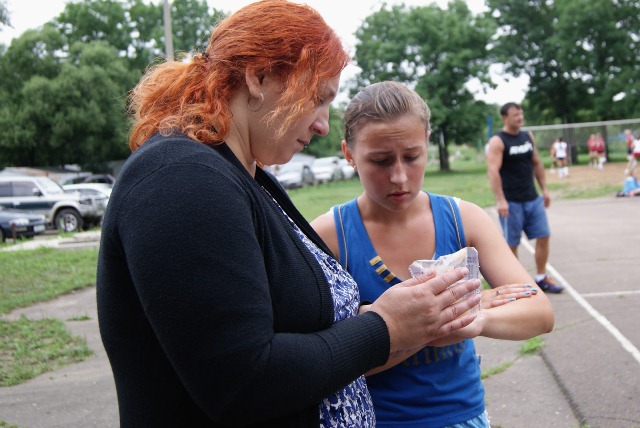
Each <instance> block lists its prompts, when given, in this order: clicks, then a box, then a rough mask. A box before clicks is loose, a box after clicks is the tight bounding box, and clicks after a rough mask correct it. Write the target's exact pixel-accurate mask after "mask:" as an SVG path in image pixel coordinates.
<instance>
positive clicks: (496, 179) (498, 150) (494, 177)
mask: <svg viewBox="0 0 640 428" xmlns="http://www.w3.org/2000/svg"><path fill="white" fill-rule="evenodd" d="M503 153H504V143H503V142H502V139H501V138H500V137H498V136H497V135H494V136H493V137H491V139H490V140H489V150H488V151H487V175H488V176H489V184H491V190H493V194H494V195H495V197H496V209H497V210H498V214H499V215H500V216H502V217H505V218H506V217H508V216H509V204H508V203H507V199H506V198H505V197H504V191H503V190H502V178H501V177H500V168H501V167H502V155H503Z"/></svg>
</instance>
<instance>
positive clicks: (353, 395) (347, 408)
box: [276, 202, 376, 428]
mask: <svg viewBox="0 0 640 428" xmlns="http://www.w3.org/2000/svg"><path fill="white" fill-rule="evenodd" d="M276 203H277V202H276ZM283 212H284V210H283ZM284 215H285V216H286V217H287V218H288V219H289V222H291V225H292V226H293V228H294V229H295V231H296V232H297V233H298V236H299V237H300V239H301V240H302V242H304V244H305V245H306V246H307V248H308V249H309V251H311V253H313V255H314V256H315V257H316V260H317V261H318V263H319V264H320V266H321V267H322V270H323V271H324V274H325V276H326V277H327V281H328V282H329V287H330V288H331V295H332V296H333V309H334V313H335V316H334V321H340V320H343V319H345V318H349V317H353V316H356V315H357V314H358V308H359V305H360V294H359V292H358V286H357V284H356V283H355V281H354V280H353V278H352V277H351V275H350V274H349V273H348V272H347V271H346V270H344V269H343V267H342V266H341V265H340V263H338V261H337V260H335V259H334V258H333V257H331V256H329V255H327V254H326V253H325V252H324V251H322V250H321V249H320V248H318V246H317V245H316V244H314V243H313V242H312V241H311V240H310V239H309V238H307V236H306V235H305V234H304V233H303V232H302V231H301V230H300V229H299V228H298V226H297V225H296V224H295V222H294V221H293V220H292V219H291V218H290V217H289V216H288V215H287V213H286V212H284ZM375 426H376V418H375V414H374V411H373V403H372V402H371V396H370V395H369V390H368V389H367V384H366V381H365V379H364V376H360V377H359V378H357V379H356V380H354V381H353V382H351V383H350V384H349V385H347V386H346V387H344V388H343V389H341V390H339V391H337V392H335V393H334V394H332V395H331V396H329V397H327V398H325V399H324V400H323V401H322V403H321V404H320V427H362V428H368V427H375Z"/></svg>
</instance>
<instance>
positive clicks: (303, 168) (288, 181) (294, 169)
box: [271, 162, 316, 189]
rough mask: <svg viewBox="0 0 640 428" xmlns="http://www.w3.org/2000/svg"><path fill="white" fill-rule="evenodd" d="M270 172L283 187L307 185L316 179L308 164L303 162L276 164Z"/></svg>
mask: <svg viewBox="0 0 640 428" xmlns="http://www.w3.org/2000/svg"><path fill="white" fill-rule="evenodd" d="M271 172H272V173H273V175H275V177H276V178H277V179H278V181H279V182H280V184H282V187H284V188H285V189H293V188H295V187H304V186H309V185H312V184H314V183H315V181H316V179H315V176H314V174H313V171H311V167H310V166H309V164H306V163H304V162H289V163H286V164H284V165H276V166H275V167H273V168H272V169H271Z"/></svg>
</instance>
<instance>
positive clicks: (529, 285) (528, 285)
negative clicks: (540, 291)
mask: <svg viewBox="0 0 640 428" xmlns="http://www.w3.org/2000/svg"><path fill="white" fill-rule="evenodd" d="M524 286H525V287H529V288H531V287H533V286H532V285H531V284H525V285H524Z"/></svg>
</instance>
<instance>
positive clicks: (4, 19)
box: [0, 0, 11, 27]
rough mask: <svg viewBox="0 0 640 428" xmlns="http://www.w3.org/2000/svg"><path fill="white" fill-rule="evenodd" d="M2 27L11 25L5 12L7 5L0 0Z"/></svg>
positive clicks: (0, 21)
mask: <svg viewBox="0 0 640 428" xmlns="http://www.w3.org/2000/svg"><path fill="white" fill-rule="evenodd" d="M3 25H11V17H10V16H9V11H8V10H7V3H6V2H5V1H2V0H0V27H2V26H3Z"/></svg>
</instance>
